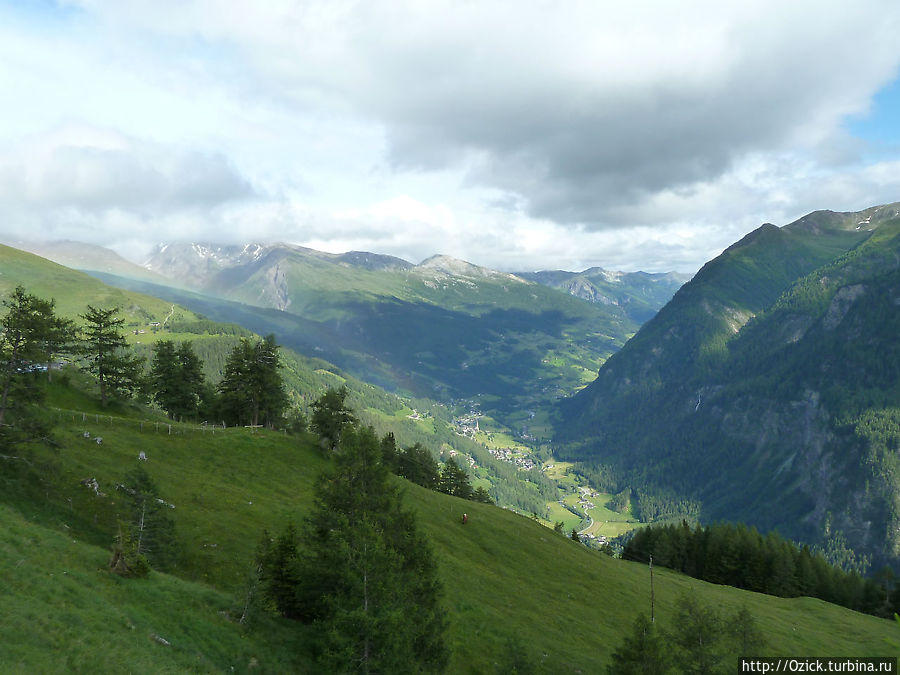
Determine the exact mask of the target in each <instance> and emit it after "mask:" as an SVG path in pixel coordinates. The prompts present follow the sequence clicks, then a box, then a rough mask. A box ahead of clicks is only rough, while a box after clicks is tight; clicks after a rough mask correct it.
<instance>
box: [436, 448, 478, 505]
mask: <svg viewBox="0 0 900 675" xmlns="http://www.w3.org/2000/svg"><path fill="white" fill-rule="evenodd" d="M438 490H440V491H441V492H446V493H447V494H448V495H454V496H455V497H462V498H463V499H470V498H471V497H472V485H471V483H469V474H467V473H466V470H465V469H463V468H462V467H461V466H460V465H459V464H457V463H456V460H455V459H454V458H453V457H450V458H448V459H447V461H446V462H444V468H443V469H441V477H440V479H439V480H438Z"/></svg>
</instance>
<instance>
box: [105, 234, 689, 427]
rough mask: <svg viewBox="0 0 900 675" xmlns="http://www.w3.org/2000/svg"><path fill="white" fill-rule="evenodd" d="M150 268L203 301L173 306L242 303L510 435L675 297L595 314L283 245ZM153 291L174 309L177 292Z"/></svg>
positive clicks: (430, 263) (176, 253) (499, 277)
mask: <svg viewBox="0 0 900 675" xmlns="http://www.w3.org/2000/svg"><path fill="white" fill-rule="evenodd" d="M147 264H148V266H149V268H150V269H152V270H154V271H155V272H157V273H159V274H163V275H167V276H169V277H170V278H171V279H172V280H173V283H178V284H181V285H183V286H190V287H192V288H193V289H195V290H198V291H200V292H202V293H203V294H204V296H205V297H206V298H207V300H204V299H201V298H200V297H199V296H193V297H189V296H188V295H184V294H182V295H178V296H177V301H178V302H180V303H182V304H185V305H186V306H190V307H194V308H195V309H196V310H197V311H201V312H203V313H204V314H206V315H208V316H214V317H215V318H218V319H220V320H228V321H231V320H237V319H235V318H233V317H231V316H229V312H230V311H233V310H237V307H236V306H234V305H231V306H228V307H226V306H224V305H219V306H218V307H217V308H214V307H213V306H212V305H213V304H214V303H210V302H209V301H208V298H210V297H211V296H213V297H216V298H219V299H227V300H230V301H235V302H240V303H243V307H244V309H241V310H240V311H241V312H242V314H243V315H244V317H245V318H244V319H241V320H242V321H243V322H244V323H245V325H248V326H250V327H251V328H254V330H257V331H258V332H263V331H262V330H260V327H259V326H261V325H262V324H264V323H266V322H271V321H275V322H278V323H281V324H282V325H283V326H285V329H283V330H280V331H278V334H279V335H280V336H282V339H283V340H285V341H286V342H285V343H286V344H288V345H289V346H291V347H293V348H295V349H297V350H299V351H304V352H306V353H314V354H316V355H318V356H321V357H322V358H325V359H327V360H329V361H331V362H333V363H335V364H337V365H338V366H340V367H342V368H344V369H345V370H347V371H348V372H350V373H352V374H353V375H355V376H356V377H359V378H361V379H364V380H366V381H370V382H374V383H377V384H379V385H380V386H383V387H386V388H388V389H391V390H395V391H400V392H405V393H408V394H412V395H417V396H428V397H430V398H436V399H438V400H441V401H444V402H449V401H451V400H465V401H469V402H471V403H473V404H475V405H476V406H477V407H478V409H480V410H481V411H482V412H484V413H486V414H489V415H492V416H494V417H497V418H499V419H501V420H502V422H503V423H504V424H506V425H507V426H510V427H513V426H515V425H516V424H518V423H520V422H521V420H520V419H519V417H521V415H522V414H525V418H524V419H528V418H529V415H530V413H527V412H523V411H533V410H534V409H536V408H538V407H542V406H543V407H546V406H547V404H548V403H550V402H551V401H553V400H555V399H556V398H558V397H560V396H565V395H570V394H572V393H573V392H575V391H577V390H578V389H580V388H581V387H583V386H584V385H585V384H587V383H588V382H589V381H591V380H592V379H593V377H594V376H595V373H596V371H597V369H598V368H599V366H600V364H602V363H603V361H604V360H605V359H606V358H608V357H609V355H610V354H612V353H613V352H614V351H615V350H617V349H619V348H620V347H621V346H622V345H623V344H624V343H625V341H626V340H627V339H628V338H629V337H630V336H631V335H632V334H633V333H634V332H635V331H636V330H637V328H638V326H639V325H640V322H641V321H642V320H644V319H645V318H646V315H647V313H648V312H650V311H655V309H656V308H658V307H659V306H661V305H662V303H663V302H664V301H665V297H666V293H667V291H666V290H665V289H668V294H669V295H670V294H671V293H674V290H675V284H674V283H671V282H661V285H658V284H652V283H651V284H649V285H648V284H647V282H646V280H644V279H641V280H640V284H644V286H647V287H648V288H652V289H653V292H652V293H650V292H645V290H646V289H645V290H641V288H643V286H642V287H641V288H638V287H637V286H635V287H634V288H633V289H632V290H628V289H631V285H630V284H631V282H625V283H623V284H622V286H623V288H624V289H625V290H622V291H620V293H621V294H622V295H621V296H620V299H621V302H618V301H617V303H611V304H592V303H589V302H584V301H583V300H581V299H580V298H576V297H572V296H571V295H570V294H569V293H568V292H565V291H560V290H557V289H555V288H550V287H548V286H545V285H542V284H539V283H534V282H530V281H527V280H524V279H522V278H521V277H519V276H516V275H512V274H508V273H502V272H497V271H494V270H490V269H486V268H483V267H478V266H476V265H472V264H470V263H467V262H464V261H461V260H456V259H454V258H450V257H447V256H433V257H431V258H429V259H427V260H425V261H424V262H422V263H421V264H419V265H413V264H411V263H408V262H406V261H403V260H400V259H398V258H393V257H390V256H382V255H376V254H372V253H364V252H351V253H345V254H342V255H333V254H328V253H322V252H319V251H314V250H311V249H307V248H302V247H298V246H289V245H285V244H277V245H271V246H263V245H257V244H253V245H250V244H248V245H244V246H236V247H225V246H213V245H200V244H166V245H162V246H160V247H159V249H158V251H157V252H156V253H155V254H154V256H153V257H152V258H151V259H150V261H148V263H147ZM109 280H110V282H111V283H128V282H126V281H113V280H112V279H109ZM611 285H612V284H611ZM660 289H663V290H660ZM152 292H153V293H154V294H157V295H159V296H160V297H170V298H172V299H173V300H175V299H176V296H175V295H174V294H173V293H174V292H173V291H171V290H166V289H163V288H157V287H154V288H153V290H152ZM638 296H640V297H641V300H640V303H639V304H640V308H637V309H635V307H636V305H637V304H638V303H637V300H635V301H634V302H630V301H627V300H628V298H630V297H634V298H637V297H638ZM247 306H250V307H257V308H261V309H262V310H268V311H261V312H257V311H254V310H249V311H247V310H246V307H247ZM272 310H275V311H276V312H277V314H276V313H275V312H273V311H272ZM212 312H216V313H215V315H213V314H212ZM251 315H252V316H251ZM252 321H258V322H259V323H258V324H256V323H248V322H252ZM467 405H468V403H467Z"/></svg>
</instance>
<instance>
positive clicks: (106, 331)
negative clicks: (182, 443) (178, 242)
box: [0, 286, 288, 444]
mask: <svg viewBox="0 0 900 675" xmlns="http://www.w3.org/2000/svg"><path fill="white" fill-rule="evenodd" d="M3 307H4V310H5V311H4V313H3V315H2V317H0V434H3V436H4V438H5V439H6V440H7V441H8V444H12V443H13V442H16V440H17V439H18V440H22V439H24V438H35V437H38V436H40V435H41V434H42V433H45V432H46V429H44V428H43V427H42V426H41V424H40V422H39V421H38V416H37V415H35V414H33V413H34V406H35V404H37V403H39V402H40V400H41V397H42V393H43V392H42V388H41V387H39V386H38V379H37V376H38V374H40V373H44V372H46V373H47V377H48V378H51V377H52V370H53V368H54V363H55V362H56V361H57V360H58V359H60V358H66V359H68V360H71V361H73V362H74V363H75V364H77V365H78V366H79V367H80V368H81V369H82V370H84V371H85V372H87V373H89V374H91V375H92V376H93V377H94V379H95V381H96V382H97V386H98V388H99V394H100V403H101V405H102V406H104V407H106V406H107V405H108V404H109V402H110V401H111V400H112V399H117V398H118V399H128V398H132V397H136V398H139V399H142V400H144V401H147V402H151V401H152V402H154V403H156V404H157V405H158V406H159V407H160V408H162V409H163V410H164V411H165V412H166V413H167V414H168V416H169V418H170V419H177V420H199V419H209V420H215V421H216V422H218V421H222V422H223V423H225V424H228V425H235V424H242V425H252V426H267V427H276V426H284V424H285V413H286V411H287V409H288V397H287V394H286V393H285V390H284V383H283V380H282V376H281V373H280V370H281V366H282V363H281V356H280V353H279V349H280V347H279V345H278V344H277V343H276V341H275V337H274V336H273V335H269V336H267V337H265V338H262V339H254V338H249V337H241V338H240V341H239V342H238V343H237V345H236V346H235V347H234V348H233V350H232V351H231V353H230V355H229V356H228V358H227V360H226V362H225V366H224V372H223V376H222V379H221V381H220V382H219V384H218V385H217V386H216V387H213V386H212V385H211V384H210V383H209V382H208V381H207V380H206V378H205V376H204V374H203V362H202V361H201V360H200V359H199V357H198V356H197V355H196V353H195V352H194V350H193V346H192V343H191V342H182V343H181V344H178V345H176V344H175V343H174V342H172V341H171V340H160V341H158V342H156V343H155V344H154V345H153V348H152V355H151V359H150V363H149V364H147V363H146V359H145V358H143V357H140V356H137V355H136V354H135V353H134V350H133V349H131V348H130V347H129V345H128V342H127V340H126V339H125V331H124V325H125V319H124V318H122V317H120V316H118V313H119V308H118V307H112V308H105V309H104V308H98V307H94V306H92V305H88V306H87V309H86V311H85V312H84V313H83V314H80V315H79V318H80V319H81V325H80V326H76V325H75V323H74V322H73V321H72V320H70V319H66V318H62V317H59V316H57V315H56V312H55V303H54V301H53V300H45V299H42V298H39V297H37V296H35V295H32V294H30V293H28V292H27V291H26V290H25V288H24V287H22V286H17V287H16V288H15V290H13V291H12V293H10V295H9V296H8V297H7V298H5V299H4V300H3ZM236 334H237V332H236Z"/></svg>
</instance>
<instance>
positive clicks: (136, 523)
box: [117, 467, 177, 570]
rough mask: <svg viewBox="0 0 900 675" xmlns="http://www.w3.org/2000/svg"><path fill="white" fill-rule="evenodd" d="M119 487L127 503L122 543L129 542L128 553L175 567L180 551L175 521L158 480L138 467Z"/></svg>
mask: <svg viewBox="0 0 900 675" xmlns="http://www.w3.org/2000/svg"><path fill="white" fill-rule="evenodd" d="M117 488H118V489H120V490H121V491H122V492H124V493H125V495H126V505H127V513H126V514H125V518H126V521H125V528H124V530H125V531H124V536H123V538H122V540H121V541H120V544H122V543H124V541H127V542H129V546H130V549H129V550H128V551H126V552H129V551H130V553H132V554H133V555H135V556H143V557H145V558H146V559H147V561H149V563H150V565H152V566H153V567H155V568H157V569H163V570H164V569H168V568H170V567H172V566H173V565H174V564H175V557H176V550H177V548H176V541H175V520H174V519H173V518H172V516H171V515H170V514H169V510H170V509H169V507H168V506H167V505H166V504H165V503H164V502H162V501H161V500H160V496H159V488H157V486H156V483H155V482H154V481H153V479H152V478H150V475H149V474H148V473H147V471H146V470H145V469H144V468H143V467H138V468H137V469H135V470H134V471H132V472H130V473H129V474H128V475H127V476H126V477H125V481H124V483H122V484H121V485H119V486H117Z"/></svg>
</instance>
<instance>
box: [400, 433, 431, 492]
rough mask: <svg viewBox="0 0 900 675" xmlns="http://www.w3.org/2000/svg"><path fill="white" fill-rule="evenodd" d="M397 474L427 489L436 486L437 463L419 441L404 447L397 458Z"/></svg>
mask: <svg viewBox="0 0 900 675" xmlns="http://www.w3.org/2000/svg"><path fill="white" fill-rule="evenodd" d="M397 475H398V476H403V477H404V478H405V479H406V480H409V481H412V482H413V483H415V484H416V485H421V486H422V487H426V488H428V489H429V490H434V489H435V488H437V484H438V478H439V477H440V471H439V469H438V463H437V462H436V461H435V459H434V457H432V456H431V453H430V452H429V451H428V449H427V448H425V447H424V446H423V445H422V444H421V443H416V444H414V445H411V446H409V447H408V448H404V449H403V451H402V452H401V453H400V455H399V457H398V458H397Z"/></svg>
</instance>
